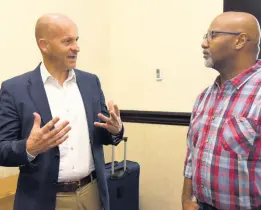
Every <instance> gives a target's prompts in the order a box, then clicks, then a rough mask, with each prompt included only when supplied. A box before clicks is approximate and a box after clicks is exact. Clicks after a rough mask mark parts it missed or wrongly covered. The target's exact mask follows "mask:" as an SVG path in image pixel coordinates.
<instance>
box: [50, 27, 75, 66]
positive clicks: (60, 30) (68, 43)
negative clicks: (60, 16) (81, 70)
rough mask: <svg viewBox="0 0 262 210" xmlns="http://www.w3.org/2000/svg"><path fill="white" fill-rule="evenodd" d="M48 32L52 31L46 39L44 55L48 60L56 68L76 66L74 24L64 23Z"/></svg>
mask: <svg viewBox="0 0 262 210" xmlns="http://www.w3.org/2000/svg"><path fill="white" fill-rule="evenodd" d="M50 32H52V33H54V35H53V34H52V35H53V36H52V38H51V39H48V40H47V41H46V55H47V57H48V60H49V62H51V63H52V65H54V66H55V67H56V68H57V69H62V70H69V69H73V68H75V67H76V60H77V54H78V52H79V51H80V48H79V46H78V43H77V41H78V31H77V27H76V25H75V24H73V23H70V24H64V25H63V26H59V27H57V28H55V29H53V30H51V31H50Z"/></svg>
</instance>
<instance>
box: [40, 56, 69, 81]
mask: <svg viewBox="0 0 262 210" xmlns="http://www.w3.org/2000/svg"><path fill="white" fill-rule="evenodd" d="M43 63H44V64H45V67H46V69H47V71H48V72H49V73H50V74H51V75H52V77H54V78H55V79H56V80H57V81H58V83H59V84H60V85H63V83H64V82H65V80H66V79H67V77H68V72H69V70H68V69H66V68H64V69H62V68H61V67H57V66H56V65H55V64H52V63H50V62H48V61H46V60H45V59H44V60H43Z"/></svg>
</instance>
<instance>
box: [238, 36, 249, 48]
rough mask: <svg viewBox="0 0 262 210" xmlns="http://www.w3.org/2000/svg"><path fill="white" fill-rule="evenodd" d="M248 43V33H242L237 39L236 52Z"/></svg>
mask: <svg viewBox="0 0 262 210" xmlns="http://www.w3.org/2000/svg"><path fill="white" fill-rule="evenodd" d="M247 41H248V35H247V34H246V33H241V34H240V35H239V36H238V38H237V39H236V50H240V49H241V48H243V47H244V45H245V44H246V42H247Z"/></svg>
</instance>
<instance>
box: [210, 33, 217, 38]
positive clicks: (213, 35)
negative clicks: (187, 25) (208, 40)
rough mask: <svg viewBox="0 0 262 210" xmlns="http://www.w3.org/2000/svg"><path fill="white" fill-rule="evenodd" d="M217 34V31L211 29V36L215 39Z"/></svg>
mask: <svg viewBox="0 0 262 210" xmlns="http://www.w3.org/2000/svg"><path fill="white" fill-rule="evenodd" d="M216 35H217V33H216V32H215V31H211V37H212V39H213V38H214V37H216Z"/></svg>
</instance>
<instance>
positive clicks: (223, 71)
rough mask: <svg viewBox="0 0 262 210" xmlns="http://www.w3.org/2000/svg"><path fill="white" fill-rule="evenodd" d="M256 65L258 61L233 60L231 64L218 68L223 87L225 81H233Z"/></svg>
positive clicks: (253, 59)
mask: <svg viewBox="0 0 262 210" xmlns="http://www.w3.org/2000/svg"><path fill="white" fill-rule="evenodd" d="M255 63H256V59H255V58H252V59H248V58H245V59H232V61H231V62H228V63H224V65H223V66H222V65H221V66H220V68H218V71H219V73H220V78H221V84H220V85H223V84H224V83H225V81H227V80H231V79H233V78H234V77H236V76H237V75H239V74H241V73H242V72H244V71H245V70H247V69H248V68H250V67H251V66H253V65H254V64H255Z"/></svg>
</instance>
